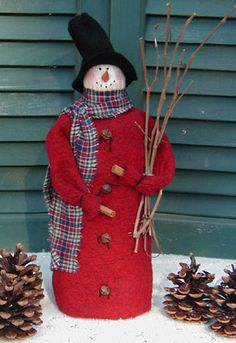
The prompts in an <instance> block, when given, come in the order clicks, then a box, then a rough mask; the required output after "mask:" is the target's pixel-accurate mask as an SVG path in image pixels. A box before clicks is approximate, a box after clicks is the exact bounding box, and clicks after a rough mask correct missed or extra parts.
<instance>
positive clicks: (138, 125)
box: [134, 121, 150, 141]
mask: <svg viewBox="0 0 236 343" xmlns="http://www.w3.org/2000/svg"><path fill="white" fill-rule="evenodd" d="M134 124H135V125H136V126H137V127H138V128H139V130H140V131H141V132H142V133H143V135H144V136H145V135H146V133H145V131H144V129H143V128H142V126H141V125H140V124H139V123H138V122H136V121H135V122H134ZM147 138H148V140H149V141H150V138H149V137H147Z"/></svg>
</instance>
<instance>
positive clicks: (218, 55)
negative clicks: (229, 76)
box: [146, 42, 236, 71]
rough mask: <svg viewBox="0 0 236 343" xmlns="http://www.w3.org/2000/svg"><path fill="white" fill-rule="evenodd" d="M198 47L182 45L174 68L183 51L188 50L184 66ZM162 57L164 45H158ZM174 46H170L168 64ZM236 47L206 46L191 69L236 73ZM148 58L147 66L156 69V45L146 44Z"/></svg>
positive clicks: (184, 57)
mask: <svg viewBox="0 0 236 343" xmlns="http://www.w3.org/2000/svg"><path fill="white" fill-rule="evenodd" d="M197 47H198V45H197V44H180V46H179V49H178V53H177V54H176V58H175V63H174V67H176V65H177V61H178V57H179V55H180V53H181V51H182V50H183V49H185V50H186V52H185V53H184V56H183V61H182V63H183V65H184V64H186V63H187V62H188V61H189V57H190V55H191V54H192V52H193V51H194V50H195V49H196V48H197ZM158 48H159V52H160V56H163V52H164V44H163V43H159V44H158ZM173 48H174V44H173V43H172V44H169V51H168V56H167V62H168V63H169V62H170V60H171V56H172V52H173ZM235 55H236V46H230V45H226V46H224V49H222V47H221V46H219V45H206V46H205V47H204V48H203V49H202V50H200V51H199V52H198V54H197V55H196V58H195V59H194V60H193V63H192V64H191V69H200V70H224V71H236V59H235ZM146 58H147V66H149V67H155V65H156V53H155V48H154V44H153V43H150V42H147V44H146ZM160 62H161V64H160V65H161V67H163V59H162V58H161V61H160Z"/></svg>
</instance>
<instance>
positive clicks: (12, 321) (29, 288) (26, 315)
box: [0, 243, 44, 339]
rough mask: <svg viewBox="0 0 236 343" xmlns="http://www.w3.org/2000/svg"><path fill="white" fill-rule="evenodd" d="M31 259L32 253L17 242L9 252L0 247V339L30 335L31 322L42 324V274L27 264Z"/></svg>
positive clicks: (33, 265)
mask: <svg viewBox="0 0 236 343" xmlns="http://www.w3.org/2000/svg"><path fill="white" fill-rule="evenodd" d="M35 260H36V255H31V256H27V254H25V253H24V247H23V245H22V244H21V243H18V244H17V245H16V249H15V253H14V254H13V255H12V254H10V253H9V252H8V251H6V250H5V249H0V338H7V339H16V338H17V339H20V338H26V337H29V336H32V335H34V334H35V333H36V330H35V328H34V325H38V324H41V323H42V320H41V319H40V317H41V315H42V308H41V305H40V301H41V299H42V298H43V297H44V295H43V289H42V273H41V272H40V267H39V266H37V265H36V264H34V263H31V262H32V261H35Z"/></svg>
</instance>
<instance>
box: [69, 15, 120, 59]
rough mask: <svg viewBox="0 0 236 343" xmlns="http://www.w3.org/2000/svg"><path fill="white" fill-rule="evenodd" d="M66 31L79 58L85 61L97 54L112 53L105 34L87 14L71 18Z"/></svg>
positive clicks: (111, 47)
mask: <svg viewBox="0 0 236 343" xmlns="http://www.w3.org/2000/svg"><path fill="white" fill-rule="evenodd" d="M68 31H69V33H70V35H71V37H72V39H73V41H74V43H75V45H76V47H77V49H78V50H79V52H80V54H81V56H82V57H83V58H84V59H86V60H87V59H89V58H91V57H93V56H95V55H98V54H99V53H104V52H113V51H114V49H113V46H112V44H111V42H110V40H109V38H108V36H107V34H106V32H105V31H104V30H103V28H102V27H101V26H100V25H99V24H98V22H97V21H96V20H94V19H93V18H92V17H91V16H90V15H89V14H87V13H82V14H80V15H77V16H75V17H74V18H72V19H71V20H70V22H69V26H68Z"/></svg>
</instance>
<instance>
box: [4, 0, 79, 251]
mask: <svg viewBox="0 0 236 343" xmlns="http://www.w3.org/2000/svg"><path fill="white" fill-rule="evenodd" d="M75 13H76V1H74V0H67V1H64V0H56V1H53V0H40V1H38V0H11V1H9V0H0V40H1V43H0V73H1V79H0V123H1V124H0V192H1V194H0V245H1V246H5V247H7V248H9V249H12V248H13V245H14V244H15V243H16V242H18V241H21V242H23V243H24V244H25V245H26V248H27V249H29V250H31V251H32V250H37V251H38V250H41V249H47V248H48V241H47V236H48V233H47V221H48V217H47V215H46V208H45V205H44V202H43V197H42V192H41V189H42V183H43V178H44V174H45V169H46V165H47V157H46V153H45V148H44V140H45V136H46V133H47V131H48V129H49V128H50V126H51V125H52V123H53V122H54V120H55V117H56V116H57V115H58V114H59V112H60V111H61V109H62V108H63V107H64V106H65V105H67V104H68V103H70V102H71V101H72V99H73V91H72V87H71V82H72V80H73V78H74V75H73V74H74V64H75V60H74V53H73V49H74V48H73V45H72V43H71V42H70V37H69V35H68V33H67V23H68V20H69V19H70V18H71V17H72V16H73V15H74V14H75Z"/></svg>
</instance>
